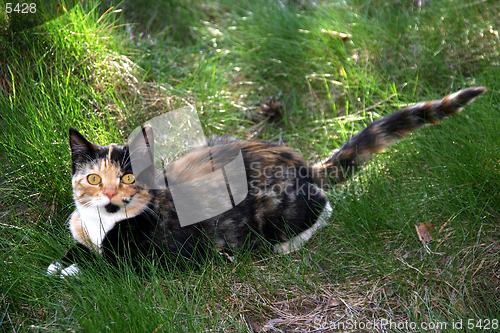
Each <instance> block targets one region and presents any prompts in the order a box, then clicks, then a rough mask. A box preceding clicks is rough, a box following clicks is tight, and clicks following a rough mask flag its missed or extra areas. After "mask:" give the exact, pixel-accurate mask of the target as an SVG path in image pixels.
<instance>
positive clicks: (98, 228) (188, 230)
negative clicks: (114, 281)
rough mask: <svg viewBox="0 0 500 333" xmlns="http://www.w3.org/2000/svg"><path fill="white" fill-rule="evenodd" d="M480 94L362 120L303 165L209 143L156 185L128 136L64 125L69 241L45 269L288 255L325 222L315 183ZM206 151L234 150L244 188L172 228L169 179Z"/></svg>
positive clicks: (202, 165)
mask: <svg viewBox="0 0 500 333" xmlns="http://www.w3.org/2000/svg"><path fill="white" fill-rule="evenodd" d="M485 91H486V89H485V88H482V87H474V88H467V89H464V90H460V91H458V92H456V93H453V94H451V95H448V96H446V97H444V98H443V99H441V100H436V101H431V102H423V103H419V104H416V105H414V106H409V107H405V108H403V109H400V110H398V111H396V112H394V113H392V114H390V115H387V116H385V117H384V118H381V119H379V120H377V121H375V122H373V123H371V124H370V125H368V126H367V127H366V128H364V129H363V130H362V131H360V132H359V133H358V134H357V135H355V136H353V137H352V138H350V139H349V140H348V141H347V142H346V143H345V144H344V145H343V146H342V147H341V148H340V149H338V150H337V151H335V152H333V154H332V155H331V156H330V157H328V158H327V159H326V160H324V161H322V162H320V163H317V164H315V165H312V166H310V165H308V164H306V162H305V161H304V159H303V158H302V156H301V155H300V154H299V153H297V152H296V151H294V150H292V149H290V148H287V147H285V146H281V145H276V144H272V143H269V142H250V141H238V140H234V139H231V138H221V139H214V140H211V141H210V143H209V144H208V146H207V147H205V148H199V149H198V150H194V151H191V152H189V153H188V154H187V155H185V156H183V157H182V158H180V159H179V160H178V161H176V162H174V163H173V164H172V165H170V166H169V167H168V168H169V177H168V179H165V172H163V173H161V174H160V175H159V176H158V178H157V181H158V179H160V180H163V181H165V184H166V187H165V188H155V186H151V183H149V185H148V183H147V181H138V180H139V178H140V177H141V175H142V174H141V175H136V174H134V172H133V170H132V167H131V161H130V154H131V152H130V147H131V146H132V144H133V142H129V143H128V144H125V145H124V146H119V145H115V144H111V145H109V146H99V145H97V144H94V143H91V142H89V141H87V139H85V138H84V136H83V135H82V134H81V133H79V132H78V131H77V130H75V129H73V128H70V130H69V142H70V147H71V158H72V163H71V173H72V185H73V197H74V201H75V205H76V209H75V211H74V212H73V213H72V214H71V216H70V218H69V228H70V230H71V234H72V236H73V238H74V240H75V241H76V245H75V246H74V247H73V248H71V249H70V250H69V251H68V252H67V253H66V255H65V256H64V257H63V258H62V259H61V260H59V261H55V262H53V263H52V264H51V265H50V266H49V267H48V269H47V273H49V274H57V275H60V276H62V277H66V276H70V275H74V274H77V273H78V272H79V270H80V268H81V266H82V265H84V264H85V259H82V258H85V256H88V255H97V256H101V257H102V258H104V259H106V260H107V261H109V262H112V263H117V262H118V261H119V260H121V259H125V260H129V261H131V262H138V261H140V260H143V258H144V256H149V255H151V254H154V255H157V256H159V257H160V258H161V257H162V256H173V257H175V256H179V255H180V256H182V257H184V258H187V259H189V260H191V259H193V260H196V259H197V258H198V257H203V256H204V255H206V254H207V253H208V252H210V251H212V252H216V251H217V250H219V251H228V252H226V253H231V252H230V251H231V250H235V249H239V248H242V247H246V246H249V247H251V246H253V245H254V244H259V243H266V244H271V245H272V246H274V251H275V252H278V253H288V252H290V251H293V250H295V249H297V248H300V246H302V245H303V244H304V243H305V242H307V241H308V240H309V239H310V238H311V236H312V235H313V234H314V233H315V232H316V231H317V230H318V229H320V228H321V227H323V226H324V225H325V224H326V223H327V222H328V219H329V216H330V214H331V211H332V206H331V203H330V201H329V199H328V197H327V195H326V194H325V192H323V190H321V189H322V188H324V187H326V186H327V185H332V184H336V183H341V182H343V181H345V180H346V179H347V178H348V177H349V176H350V175H352V174H353V173H354V172H356V171H357V170H358V169H359V168H360V167H361V166H362V165H363V164H364V163H365V162H366V161H368V160H369V159H370V157H371V156H373V155H374V154H377V153H379V152H382V151H383V150H384V149H386V148H387V147H388V146H390V145H391V144H393V143H394V142H396V141H397V140H399V139H400V138H402V137H404V136H406V135H408V134H409V133H411V132H413V131H415V130H417V129H419V128H421V127H423V126H424V125H426V124H437V123H438V122H439V121H441V120H443V119H444V118H447V117H450V116H453V115H455V114H457V113H458V112H460V111H461V109H462V107H463V106H465V105H467V104H469V103H471V102H472V101H473V100H474V98H475V97H477V96H478V95H480V94H482V93H484V92H485ZM150 131H151V129H150V128H147V127H145V128H143V129H142V134H143V135H144V136H143V137H144V138H145V141H143V142H144V143H143V145H145V146H146V147H143V148H145V149H146V151H147V149H153V148H154V143H153V142H152V141H151V140H148V138H151V137H152V133H149V132H150ZM138 137H140V138H141V137H142V136H141V135H139V136H138ZM140 145H141V143H139V146H140ZM207 149H208V150H210V154H211V156H217V154H219V153H220V152H222V151H226V152H227V151H232V150H238V151H241V153H242V157H243V161H244V167H245V170H246V178H247V179H246V181H247V184H248V194H247V195H246V197H245V198H244V200H243V201H241V202H240V203H239V204H237V205H236V206H234V208H232V209H229V210H228V211H226V212H224V213H221V214H219V215H218V216H215V217H212V218H208V219H206V220H203V221H201V222H199V223H193V224H190V225H187V226H181V224H180V222H179V216H178V214H177V212H176V207H175V205H174V203H173V198H172V193H171V191H170V189H169V185H168V182H169V181H170V182H171V184H172V182H173V181H175V180H177V181H183V180H184V181H186V180H193V178H194V177H193V174H196V171H200V170H202V169H206V168H207V167H208V168H209V169H208V170H215V169H217V168H219V167H221V165H210V163H213V160H210V159H207V158H206V157H203V156H206V154H205V155H203V154H201V153H203V151H204V150H207ZM214 160H215V159H214ZM223 162H224V161H219V162H217V163H219V164H220V163H223ZM217 163H216V164H217ZM150 172H151V170H150ZM153 172H154V171H153ZM146 175H147V173H146ZM171 186H172V185H171ZM197 186H201V187H204V190H206V188H208V189H211V187H213V186H215V185H213V184H211V183H210V182H206V183H203V182H201V183H199V184H198V185H197ZM206 200H207V201H210V200H211V198H209V197H207V198H206Z"/></svg>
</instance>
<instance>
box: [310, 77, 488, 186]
mask: <svg viewBox="0 0 500 333" xmlns="http://www.w3.org/2000/svg"><path fill="white" fill-rule="evenodd" d="M485 91H486V89H485V88H483V87H474V88H467V89H463V90H460V91H458V92H456V93H454V94H451V95H448V96H446V97H445V98H443V99H440V100H436V101H431V102H422V103H419V104H416V105H413V106H408V107H405V108H403V109H401V110H398V111H396V112H394V113H392V114H390V115H388V116H385V117H384V118H382V119H379V120H377V121H374V122H373V123H371V124H370V125H369V126H367V127H366V128H365V129H363V130H362V131H361V132H359V133H358V134H357V135H355V136H353V137H352V138H351V139H349V140H348V141H347V142H346V143H345V144H344V145H343V146H342V147H340V149H338V150H337V151H335V152H334V153H333V155H332V156H330V157H329V158H327V159H326V160H325V161H323V162H319V163H317V164H315V165H314V166H313V167H312V171H313V175H314V178H315V179H316V181H317V183H318V185H320V186H321V187H323V186H325V185H326V184H335V183H340V182H343V181H344V180H345V179H346V178H348V177H349V176H352V175H353V174H354V173H355V172H356V171H357V170H358V169H359V167H360V166H362V165H363V164H364V163H365V162H366V161H368V160H369V159H370V158H371V157H372V156H373V155H375V154H377V153H380V152H383V151H384V150H385V149H386V148H387V147H389V146H390V145H392V144H393V143H395V142H396V141H398V140H399V139H401V138H403V137H405V136H407V135H408V134H410V133H411V132H413V131H416V130H418V129H419V128H422V127H423V126H424V125H426V124H438V123H439V122H440V121H441V120H443V119H445V118H447V117H451V116H453V115H455V114H457V113H459V112H460V111H461V110H462V108H463V107H464V106H465V105H467V104H469V103H471V102H472V101H473V100H474V98H476V97H477V96H479V95H481V94H482V93H484V92H485Z"/></svg>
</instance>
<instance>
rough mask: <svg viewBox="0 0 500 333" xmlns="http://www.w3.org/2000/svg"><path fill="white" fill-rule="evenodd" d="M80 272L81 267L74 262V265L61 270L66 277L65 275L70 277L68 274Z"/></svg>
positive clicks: (73, 274)
mask: <svg viewBox="0 0 500 333" xmlns="http://www.w3.org/2000/svg"><path fill="white" fill-rule="evenodd" d="M79 272H80V269H79V268H78V266H77V265H76V264H73V265H71V266H69V267H66V268H65V269H63V270H62V271H61V277H62V278H65V277H68V276H75V275H77V274H78V273H79Z"/></svg>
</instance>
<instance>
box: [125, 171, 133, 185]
mask: <svg viewBox="0 0 500 333" xmlns="http://www.w3.org/2000/svg"><path fill="white" fill-rule="evenodd" d="M122 182H124V183H125V184H132V183H133V182H135V177H134V175H133V174H131V173H127V174H126V175H125V176H123V177H122Z"/></svg>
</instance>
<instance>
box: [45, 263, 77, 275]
mask: <svg viewBox="0 0 500 333" xmlns="http://www.w3.org/2000/svg"><path fill="white" fill-rule="evenodd" d="M79 272H80V269H79V268H78V266H77V265H76V264H72V265H70V266H68V267H64V265H63V264H62V263H60V262H59V261H54V262H53V263H52V264H50V265H49V267H47V274H50V275H59V276H60V277H61V278H66V277H68V276H75V275H77V274H78V273H79Z"/></svg>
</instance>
